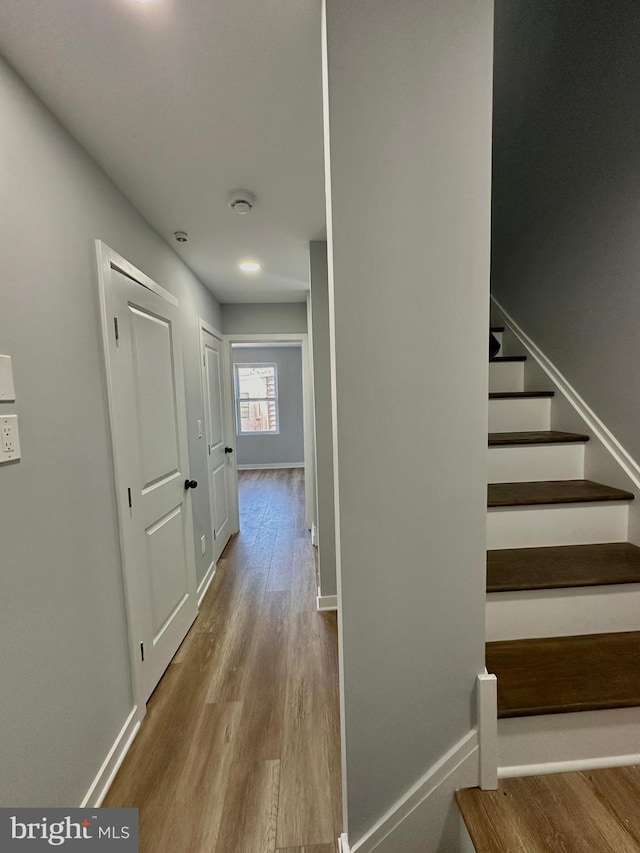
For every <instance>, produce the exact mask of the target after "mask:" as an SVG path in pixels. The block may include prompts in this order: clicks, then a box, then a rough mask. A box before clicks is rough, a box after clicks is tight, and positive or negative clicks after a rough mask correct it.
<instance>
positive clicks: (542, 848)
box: [456, 766, 640, 853]
mask: <svg viewBox="0 0 640 853" xmlns="http://www.w3.org/2000/svg"><path fill="white" fill-rule="evenodd" d="M456 801H457V804H458V808H459V810H460V814H461V815H462V817H463V819H464V822H465V825H466V827H467V830H468V832H469V836H470V838H471V840H472V842H473V845H474V847H475V850H476V853H524V851H528V853H561V851H563V853H640V821H638V803H639V802H640V767H637V766H636V767H615V768H606V769H603V770H583V771H581V772H578V773H554V774H552V775H548V776H527V777H525V778H521V779H502V780H501V781H500V784H499V787H498V790H497V791H480V790H479V789H478V788H467V789H466V790H463V791H458V792H457V793H456Z"/></svg>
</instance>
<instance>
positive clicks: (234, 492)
mask: <svg viewBox="0 0 640 853" xmlns="http://www.w3.org/2000/svg"><path fill="white" fill-rule="evenodd" d="M202 330H204V331H205V332H208V333H209V334H210V335H213V337H214V338H217V339H218V340H219V341H220V355H221V356H222V361H221V364H220V374H221V376H220V379H221V382H222V393H223V396H224V408H225V412H224V415H225V417H224V423H223V428H224V438H225V443H226V444H227V445H229V446H230V447H233V449H234V451H235V449H236V447H235V430H234V431H233V432H229V421H230V418H229V407H230V406H233V400H232V399H231V398H230V396H229V395H230V392H231V389H230V388H229V383H228V382H226V381H225V377H226V376H227V375H228V373H229V370H230V369H231V368H230V366H229V364H228V352H229V351H230V350H229V347H227V344H226V339H225V336H224V335H223V334H222V333H221V332H219V331H218V330H217V329H216V328H215V326H212V325H211V323H207V321H206V320H205V319H204V318H203V317H198V351H199V353H200V377H201V381H200V389H201V394H202V410H203V412H205V406H206V394H205V382H206V379H205V372H204V364H203V358H204V347H203V346H202ZM204 422H205V434H206V424H207V418H206V412H205V418H204ZM231 436H233V438H231ZM207 441H208V436H207ZM230 456H231V458H230V459H229V469H228V474H229V481H228V483H229V494H228V500H229V506H228V507H227V509H228V511H229V524H230V525H231V535H232V536H233V534H234V533H238V531H239V530H240V509H239V506H238V470H237V465H238V463H237V458H236V453H235V452H234V453H232V454H230ZM207 464H208V460H207ZM207 481H209V477H207ZM208 490H209V510H211V506H212V503H211V502H212V500H213V495H212V494H211V483H210V482H208ZM209 515H210V516H211V512H209ZM210 535H211V541H212V542H213V530H211V531H210ZM214 571H215V566H214Z"/></svg>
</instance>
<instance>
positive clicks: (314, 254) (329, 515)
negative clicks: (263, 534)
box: [309, 240, 336, 595]
mask: <svg viewBox="0 0 640 853" xmlns="http://www.w3.org/2000/svg"><path fill="white" fill-rule="evenodd" d="M309 250H310V261H311V329H312V335H311V346H312V349H313V384H314V393H315V400H314V404H315V447H316V478H317V479H316V494H317V510H316V511H317V520H318V530H319V534H320V535H319V543H318V563H319V569H320V572H319V574H320V593H321V595H335V594H336V530H335V527H336V525H335V502H334V499H333V487H334V478H333V433H332V414H331V352H330V342H329V287H328V285H329V282H328V277H327V244H326V242H325V241H324V240H316V241H313V242H311V243H310V244H309Z"/></svg>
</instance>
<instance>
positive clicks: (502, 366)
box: [489, 361, 524, 391]
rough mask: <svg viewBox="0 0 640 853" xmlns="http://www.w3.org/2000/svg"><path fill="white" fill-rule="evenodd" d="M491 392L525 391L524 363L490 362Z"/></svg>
mask: <svg viewBox="0 0 640 853" xmlns="http://www.w3.org/2000/svg"><path fill="white" fill-rule="evenodd" d="M489 391H524V362H522V361H504V362H500V361H490V362H489Z"/></svg>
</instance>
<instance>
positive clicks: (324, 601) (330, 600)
mask: <svg viewBox="0 0 640 853" xmlns="http://www.w3.org/2000/svg"><path fill="white" fill-rule="evenodd" d="M316 607H317V609H318V611H319V612H320V613H322V612H323V611H325V610H337V609H338V596H337V595H320V591H319V590H318V595H317V596H316Z"/></svg>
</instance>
